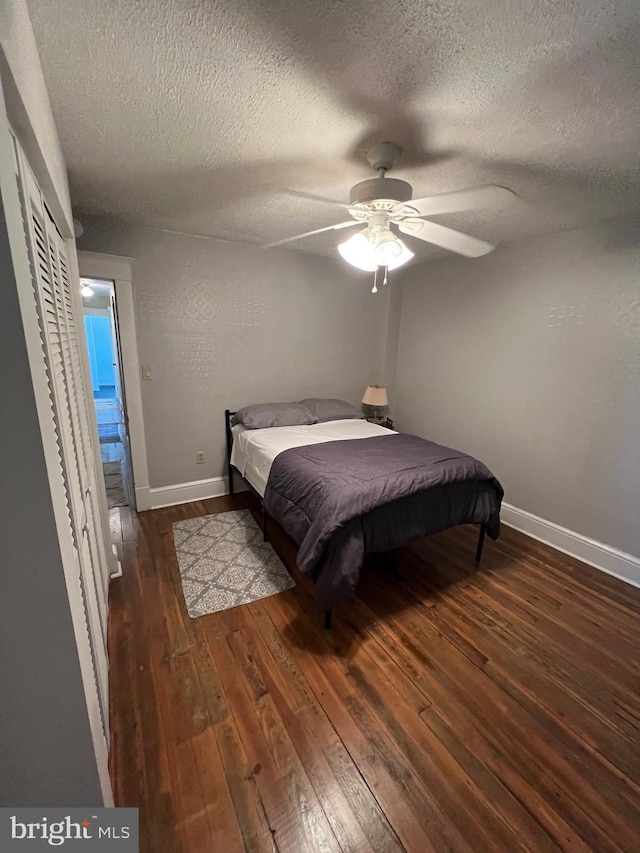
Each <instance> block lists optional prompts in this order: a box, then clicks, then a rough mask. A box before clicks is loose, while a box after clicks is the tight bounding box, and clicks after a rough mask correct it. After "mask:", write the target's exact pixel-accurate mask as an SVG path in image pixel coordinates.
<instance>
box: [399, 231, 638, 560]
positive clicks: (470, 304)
mask: <svg viewBox="0 0 640 853" xmlns="http://www.w3.org/2000/svg"><path fill="white" fill-rule="evenodd" d="M639 233H640V221H639V220H637V219H632V218H627V219H622V220H617V221H614V222H610V223H607V224H604V225H601V226H600V227H598V228H591V229H583V230H579V231H572V232H565V233H562V234H558V235H556V236H552V237H545V238H539V239H537V240H533V241H529V242H526V243H525V242H518V243H513V244H511V245H510V246H507V247H505V248H503V249H500V250H498V251H496V252H494V253H493V254H491V255H487V256H486V257H484V258H479V259H476V260H462V259H461V260H458V259H455V260H447V261H442V262H438V263H433V264H425V265H422V266H419V267H414V268H412V269H410V270H409V271H408V273H407V276H406V278H405V283H404V299H403V305H402V320H401V328H400V344H399V356H398V366H397V377H398V378H397V385H396V413H397V416H398V419H399V421H400V423H401V424H402V426H403V428H404V429H406V430H409V431H411V432H416V433H419V434H421V435H424V436H427V437H430V438H433V439H434V440H436V441H440V442H443V443H445V444H450V445H453V446H458V447H460V448H462V449H464V450H467V451H468V452H470V453H473V454H474V455H476V456H479V457H480V458H481V459H483V460H484V461H485V462H486V463H487V464H488V465H489V467H490V468H492V470H493V471H494V473H495V474H496V476H497V477H498V478H499V479H500V480H501V481H502V483H503V485H504V487H505V490H506V496H505V500H507V501H508V502H509V503H511V504H513V505H515V506H517V507H519V508H520V509H524V510H527V511H529V512H532V513H534V514H536V515H539V516H541V517H542V518H545V519H548V520H550V521H553V522H555V523H556V524H560V525H562V526H564V527H567V528H569V529H571V530H574V531H576V532H578V533H581V534H583V535H585V536H588V537H591V538H593V539H596V540H599V541H600V542H604V543H606V544H609V545H612V546H614V547H617V548H620V549H621V550H623V551H627V552H629V553H631V554H634V555H637V556H640V524H639V523H638V522H639V517H640V240H639V239H638V237H639Z"/></svg>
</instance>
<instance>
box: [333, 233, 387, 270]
mask: <svg viewBox="0 0 640 853" xmlns="http://www.w3.org/2000/svg"><path fill="white" fill-rule="evenodd" d="M367 230H368V229H365V231H367ZM338 251H339V252H340V254H341V255H342V257H343V258H344V259H345V261H346V262H347V263H348V264H351V266H352V267H356V268H357V269H359V270H363V271H364V272H375V271H376V270H377V268H378V263H377V261H376V259H375V258H374V253H375V248H374V246H373V245H372V244H371V242H370V241H369V240H368V239H367V237H366V235H365V232H364V231H358V233H357V234H354V235H353V236H352V237H349V239H348V240H345V241H344V243H340V245H339V246H338Z"/></svg>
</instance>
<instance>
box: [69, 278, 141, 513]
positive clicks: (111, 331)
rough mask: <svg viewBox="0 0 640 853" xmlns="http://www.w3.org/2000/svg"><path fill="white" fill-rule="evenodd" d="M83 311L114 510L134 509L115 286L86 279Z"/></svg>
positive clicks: (106, 477) (109, 497) (102, 452)
mask: <svg viewBox="0 0 640 853" xmlns="http://www.w3.org/2000/svg"><path fill="white" fill-rule="evenodd" d="M81 282H82V310H83V319H84V329H85V335H86V339H87V352H88V356H89V368H90V371H91V385H92V391H93V401H94V405H95V410H96V420H97V423H98V438H99V440H100V460H101V462H102V470H103V474H104V482H105V487H106V492H107V504H108V506H109V509H113V508H114V507H118V506H134V505H135V504H134V501H133V491H132V489H133V478H132V474H131V457H130V452H129V436H128V434H127V415H126V403H125V399H124V390H123V389H124V383H123V379H122V355H121V352H120V334H119V328H118V313H117V306H116V300H115V290H114V284H113V282H112V281H107V280H104V279H94V278H82V279H81Z"/></svg>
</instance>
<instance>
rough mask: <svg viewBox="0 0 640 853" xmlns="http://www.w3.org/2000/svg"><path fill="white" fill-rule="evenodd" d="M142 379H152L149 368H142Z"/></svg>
mask: <svg viewBox="0 0 640 853" xmlns="http://www.w3.org/2000/svg"><path fill="white" fill-rule="evenodd" d="M142 378H143V379H153V373H152V371H151V368H150V367H143V368H142Z"/></svg>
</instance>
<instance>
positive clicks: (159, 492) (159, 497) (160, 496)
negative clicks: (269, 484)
mask: <svg viewBox="0 0 640 853" xmlns="http://www.w3.org/2000/svg"><path fill="white" fill-rule="evenodd" d="M234 485H235V491H236V492H243V491H244V490H245V489H246V486H245V485H244V483H242V484H241V483H238V479H237V478H234ZM228 494H229V479H228V478H227V477H210V478H209V479H208V480H193V481H192V482H191V483H177V484H176V485H175V486H160V487H159V488H157V489H149V506H148V509H161V508H162V507H165V506H175V504H186V503H189V502H190V501H203V500H205V499H206V498H219V497H222V495H228Z"/></svg>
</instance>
